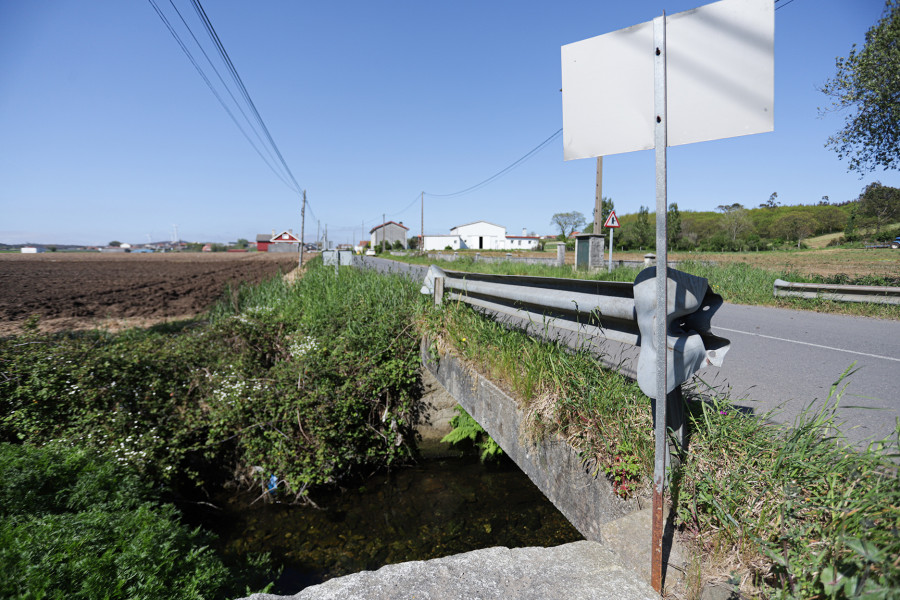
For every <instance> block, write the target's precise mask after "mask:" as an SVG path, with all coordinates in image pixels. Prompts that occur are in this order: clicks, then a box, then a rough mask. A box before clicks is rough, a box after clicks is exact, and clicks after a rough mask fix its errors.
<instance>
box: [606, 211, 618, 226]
mask: <svg viewBox="0 0 900 600" xmlns="http://www.w3.org/2000/svg"><path fill="white" fill-rule="evenodd" d="M603 226H604V227H619V219H618V218H617V217H616V211H614V210H613V211H610V213H609V216H608V217H606V223H604V224H603Z"/></svg>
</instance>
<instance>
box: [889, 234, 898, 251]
mask: <svg viewBox="0 0 900 600" xmlns="http://www.w3.org/2000/svg"><path fill="white" fill-rule="evenodd" d="M891 248H893V249H894V250H898V249H900V235H898V236H897V237H895V238H894V241H893V242H891Z"/></svg>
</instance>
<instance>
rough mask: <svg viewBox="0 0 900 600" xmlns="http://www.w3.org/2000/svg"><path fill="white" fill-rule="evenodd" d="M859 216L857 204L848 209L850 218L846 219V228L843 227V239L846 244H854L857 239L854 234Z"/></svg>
mask: <svg viewBox="0 0 900 600" xmlns="http://www.w3.org/2000/svg"><path fill="white" fill-rule="evenodd" d="M858 215H859V204H854V205H853V206H851V207H850V216H849V217H848V218H847V226H846V227H844V239H845V240H846V241H848V242H855V241H856V240H857V239H859V234H857V232H856V220H857V218H858Z"/></svg>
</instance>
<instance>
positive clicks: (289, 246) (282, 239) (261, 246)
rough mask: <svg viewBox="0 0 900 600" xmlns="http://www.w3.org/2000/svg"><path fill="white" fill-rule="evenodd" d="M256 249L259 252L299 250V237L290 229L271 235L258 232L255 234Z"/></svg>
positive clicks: (273, 231) (273, 232)
mask: <svg viewBox="0 0 900 600" xmlns="http://www.w3.org/2000/svg"><path fill="white" fill-rule="evenodd" d="M256 249H257V250H259V251H260V252H298V253H299V252H300V238H298V237H297V236H296V235H294V231H293V230H292V229H288V230H287V231H282V232H281V233H278V234H276V233H275V230H274V229H273V230H272V235H267V234H265V233H260V234H258V235H257V236H256Z"/></svg>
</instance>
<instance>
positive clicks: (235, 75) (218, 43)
mask: <svg viewBox="0 0 900 600" xmlns="http://www.w3.org/2000/svg"><path fill="white" fill-rule="evenodd" d="M191 4H192V5H193V6H194V10H195V11H196V12H197V15H198V16H199V17H200V20H201V21H203V25H204V27H205V28H206V31H207V33H208V34H209V37H210V39H212V41H213V43H215V45H216V48H217V49H218V51H219V55H220V56H221V57H222V59H223V60H224V61H225V64H226V65H227V66H228V70H229V71H230V72H231V75H232V78H233V79H234V81H235V83H236V84H237V86H238V89H239V90H240V91H241V95H243V97H244V99H245V100H246V101H247V104H248V105H249V106H250V110H251V111H252V112H253V115H254V116H255V117H256V122H257V123H259V126H260V127H261V128H262V131H263V133H265V135H266V139H268V140H269V143H270V144H271V145H272V149H274V150H275V154H277V155H278V160H279V161H280V162H281V165H282V166H283V167H284V170H285V171H286V172H287V174H288V176H289V177H290V179H291V181H292V182H294V185H295V186H296V188H297V191H298V193H299V191H300V184H298V183H297V180H296V179H295V178H294V174H293V173H292V172H291V169H290V167H288V166H287V163H286V162H285V161H284V157H283V156H282V155H281V151H280V150H279V149H278V145H277V144H276V143H275V140H274V139H272V134H271V133H269V128H268V127H266V124H265V122H263V119H262V117H261V116H260V114H259V111H258V110H257V109H256V104H255V103H254V102H253V99H252V98H250V94H249V92H247V88H246V86H244V82H243V80H242V79H241V76H240V75H238V72H237V69H235V67H234V63H232V62H231V57H229V56H228V52H227V51H226V50H225V46H224V45H223V44H222V41H221V39H219V35H218V34H217V33H216V30H215V28H214V27H213V24H212V22H211V21H210V20H209V17H208V16H207V15H206V11H205V10H203V6H202V5H201V4H200V0H191Z"/></svg>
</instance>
